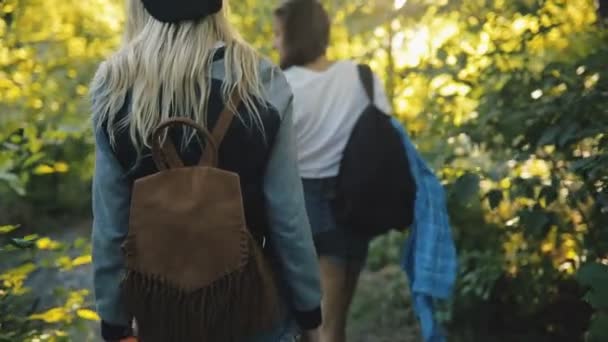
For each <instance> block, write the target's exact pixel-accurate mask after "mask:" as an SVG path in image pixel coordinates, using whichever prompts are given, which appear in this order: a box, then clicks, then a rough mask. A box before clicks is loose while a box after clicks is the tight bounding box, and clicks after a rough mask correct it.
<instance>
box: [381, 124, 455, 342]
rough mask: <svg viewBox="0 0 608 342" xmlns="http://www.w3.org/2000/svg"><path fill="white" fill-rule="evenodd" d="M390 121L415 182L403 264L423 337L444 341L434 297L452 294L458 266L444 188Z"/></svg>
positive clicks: (400, 130) (427, 339) (441, 297)
mask: <svg viewBox="0 0 608 342" xmlns="http://www.w3.org/2000/svg"><path fill="white" fill-rule="evenodd" d="M392 124H393V126H394V127H395V129H396V130H397V131H398V132H399V134H400V135H401V138H402V140H403V144H404V147H405V149H406V153H407V155H408V160H409V162H410V167H411V168H412V170H411V171H412V175H413V176H414V179H415V181H416V185H417V192H416V202H415V207H414V223H413V225H412V230H411V233H410V236H409V238H408V240H407V241H406V244H405V252H404V254H403V260H402V267H403V269H404V271H405V272H406V274H407V276H408V280H409V283H410V289H411V291H412V296H413V303H414V310H415V311H416V313H417V315H418V318H419V319H420V323H421V328H422V334H423V337H424V340H425V341H430V342H435V341H444V340H445V337H444V336H443V334H442V333H441V331H440V327H439V326H438V324H437V323H436V322H435V320H434V314H433V300H434V299H446V298H448V297H449V296H450V295H451V293H452V289H453V287H454V283H455V281H456V274H457V268H458V259H457V255H456V248H455V246H454V239H453V237H452V232H451V229H450V224H449V218H448V213H447V207H446V199H445V191H444V189H443V186H442V185H441V183H440V182H439V180H438V179H437V177H436V176H435V174H434V173H433V171H432V170H431V169H430V168H429V167H428V165H427V164H426V163H425V162H424V160H423V159H422V157H421V156H420V154H419V153H418V151H417V150H416V148H415V146H414V145H413V144H412V142H411V141H410V139H409V136H408V134H407V132H406V131H405V129H404V128H403V126H402V125H401V124H400V123H399V121H397V120H396V119H395V118H392Z"/></svg>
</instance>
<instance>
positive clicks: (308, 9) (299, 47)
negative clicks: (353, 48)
mask: <svg viewBox="0 0 608 342" xmlns="http://www.w3.org/2000/svg"><path fill="white" fill-rule="evenodd" d="M274 15H275V16H276V18H277V19H278V22H279V24H280V25H281V28H282V30H283V44H284V46H285V54H284V55H283V56H281V62H280V64H281V68H283V69H287V68H289V67H291V66H294V65H306V64H308V63H311V62H313V61H314V60H316V59H317V58H319V57H320V56H322V55H323V54H325V51H326V50H327V45H328V44H329V31H330V22H329V16H328V15H327V12H326V11H325V9H324V8H323V5H321V3H319V1H318V0H287V1H285V2H284V3H283V4H282V5H281V6H279V7H278V8H277V9H276V10H275V11H274Z"/></svg>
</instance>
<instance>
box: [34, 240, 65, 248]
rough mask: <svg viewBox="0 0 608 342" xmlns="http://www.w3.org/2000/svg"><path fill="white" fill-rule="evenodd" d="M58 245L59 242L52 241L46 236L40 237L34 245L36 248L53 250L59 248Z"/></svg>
mask: <svg viewBox="0 0 608 342" xmlns="http://www.w3.org/2000/svg"><path fill="white" fill-rule="evenodd" d="M60 246H61V244H60V243H59V242H57V241H53V240H51V239H49V238H47V237H45V238H41V239H39V240H37V241H36V247H38V249H45V250H54V249H57V248H59V247H60Z"/></svg>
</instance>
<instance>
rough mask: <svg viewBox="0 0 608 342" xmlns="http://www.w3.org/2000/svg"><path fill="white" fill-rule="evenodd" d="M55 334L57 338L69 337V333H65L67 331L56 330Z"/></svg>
mask: <svg viewBox="0 0 608 342" xmlns="http://www.w3.org/2000/svg"><path fill="white" fill-rule="evenodd" d="M53 333H54V334H55V336H57V337H67V336H68V333H66V332H65V331H63V330H55V331H53Z"/></svg>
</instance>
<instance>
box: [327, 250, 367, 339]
mask: <svg viewBox="0 0 608 342" xmlns="http://www.w3.org/2000/svg"><path fill="white" fill-rule="evenodd" d="M319 262H320V267H321V285H322V287H323V303H322V310H323V325H322V326H321V341H322V342H346V321H347V317H348V309H349V307H350V303H351V302H352V299H353V296H354V294H355V289H356V287H357V280H358V279H359V273H360V271H361V270H360V267H358V266H357V267H347V265H341V264H340V263H339V262H337V261H335V260H332V259H331V258H330V257H323V256H322V257H321V258H320V261H319Z"/></svg>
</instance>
